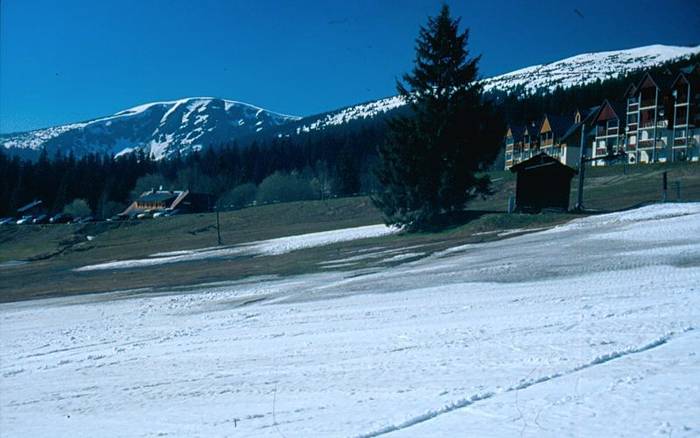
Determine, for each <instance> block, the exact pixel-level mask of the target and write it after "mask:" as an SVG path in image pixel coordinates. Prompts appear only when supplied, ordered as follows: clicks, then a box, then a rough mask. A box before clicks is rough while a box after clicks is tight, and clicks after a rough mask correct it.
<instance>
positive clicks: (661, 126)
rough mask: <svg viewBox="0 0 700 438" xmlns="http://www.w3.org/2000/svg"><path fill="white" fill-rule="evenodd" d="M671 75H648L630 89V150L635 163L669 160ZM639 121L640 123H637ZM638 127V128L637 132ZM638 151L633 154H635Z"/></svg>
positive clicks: (628, 97)
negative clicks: (669, 90)
mask: <svg viewBox="0 0 700 438" xmlns="http://www.w3.org/2000/svg"><path fill="white" fill-rule="evenodd" d="M670 79H671V77H670V75H657V76H656V77H653V76H652V75H651V74H649V73H645V74H644V76H643V77H642V80H641V81H640V82H639V84H637V85H636V86H634V87H630V89H628V95H627V96H626V97H627V110H628V113H627V115H626V120H627V122H628V123H629V124H630V125H629V126H630V129H628V130H627V132H626V138H627V141H626V145H628V146H632V147H627V148H626V149H627V150H628V151H630V152H629V153H628V155H629V162H631V163H655V162H665V161H666V160H667V159H668V154H667V147H668V132H667V131H668V128H669V114H668V113H669V111H668V106H669V105H668V103H669V99H668V93H667V92H666V91H667V90H668V85H669V84H670ZM635 118H636V123H635ZM633 127H634V128H636V129H633ZM633 150H634V152H633V153H632V151H633Z"/></svg>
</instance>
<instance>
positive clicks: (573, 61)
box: [293, 44, 700, 134]
mask: <svg viewBox="0 0 700 438" xmlns="http://www.w3.org/2000/svg"><path fill="white" fill-rule="evenodd" d="M696 54H700V46H696V47H678V46H664V45H660V44H656V45H652V46H646V47H638V48H634V49H628V50H616V51H610V52H597V53H586V54H582V55H577V56H573V57H571V58H566V59H562V60H561V61H556V62H552V63H550V64H541V65H533V66H531V67H527V68H523V69H520V70H516V71H513V72H510V73H506V74H503V75H499V76H494V77H491V78H486V79H483V80H482V82H483V84H484V90H485V91H497V90H498V91H504V92H535V91H539V90H543V89H544V90H549V91H551V90H554V89H555V88H556V87H558V86H561V87H563V88H568V87H571V86H574V85H585V84H589V83H592V82H595V81H597V80H598V79H600V80H606V79H612V78H615V77H618V76H620V75H623V74H626V73H629V72H633V71H637V70H643V69H646V68H649V67H653V66H657V65H661V64H665V63H667V62H670V61H675V60H680V59H683V58H688V57H690V56H692V55H696ZM404 104H405V102H404V100H403V99H402V98H401V97H399V96H392V97H387V98H385V99H379V100H375V101H372V102H367V103H363V104H359V105H354V106H350V107H347V108H343V109H340V110H338V111H333V112H329V113H325V114H322V115H320V116H312V117H306V118H304V119H303V120H301V121H299V122H298V123H295V124H294V125H296V126H295V127H294V130H293V132H294V133H297V134H301V133H304V132H310V131H314V130H319V129H324V128H327V127H331V126H337V125H342V124H345V123H348V122H351V121H353V120H358V119H370V118H374V117H376V116H379V115H382V114H385V113H388V112H390V111H393V110H395V109H397V108H400V107H402V106H403V105H404Z"/></svg>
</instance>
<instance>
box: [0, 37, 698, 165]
mask: <svg viewBox="0 0 700 438" xmlns="http://www.w3.org/2000/svg"><path fill="white" fill-rule="evenodd" d="M698 53H700V46H697V47H676V46H664V45H652V46H646V47H639V48H634V49H628V50H617V51H610V52H599V53H588V54H583V55H578V56H574V57H571V58H567V59H563V60H561V61H557V62H553V63H550V64H543V65H535V66H531V67H527V68H524V69H520V70H517V71H514V72H511V73H507V74H504V75H500V76H495V77H492V78H487V79H484V80H483V84H484V88H485V89H486V90H487V91H498V90H500V91H505V92H524V91H530V92H532V91H536V90H540V89H549V90H551V89H553V88H555V87H557V86H562V87H570V86H572V85H578V84H587V83H591V82H594V81H596V80H598V79H602V80H604V79H609V78H613V77H616V76H618V75H621V74H624V73H627V72H631V71H635V70H640V69H644V68H648V67H652V66H656V65H659V64H663V63H666V62H670V61H673V60H678V59H680V58H685V57H688V56H691V55H693V54H698ZM404 106H405V102H404V101H403V99H402V98H400V97H398V96H393V97H387V98H384V99H378V100H375V101H371V102H366V103H362V104H359V105H353V106H349V107H346V108H342V109H339V110H335V111H331V112H327V113H323V114H318V115H312V116H308V117H304V118H303V119H302V118H299V117H293V116H286V115H282V114H277V113H273V112H270V111H266V110H263V109H261V108H258V107H255V106H252V105H248V104H244V103H240V102H235V101H230V100H224V99H217V98H211V97H195V98H188V99H182V100H178V101H172V102H156V103H149V104H145V105H140V106H137V107H135V108H131V109H129V110H126V111H122V112H119V113H117V114H115V115H113V116H109V117H103V118H100V119H96V120H92V121H88V122H83V123H74V124H69V125H63V126H56V127H52V128H46V129H39V130H35V131H31V132H24V133H14V134H4V135H0V144H1V145H2V146H3V147H4V148H5V149H6V150H8V151H10V152H11V153H16V154H20V155H24V156H30V157H31V156H37V155H38V153H39V151H40V150H41V149H42V148H44V147H45V148H47V150H48V152H49V153H50V154H53V153H54V152H55V151H57V150H60V151H61V152H62V153H68V152H69V151H72V152H73V153H74V154H75V155H76V156H80V155H84V154H87V153H95V152H96V153H106V154H114V155H118V154H121V153H126V152H129V151H132V150H142V151H144V152H146V153H148V154H153V156H155V158H156V159H161V158H167V157H169V156H172V155H173V154H175V153H177V152H179V153H182V154H187V153H190V152H192V151H195V150H198V149H201V148H203V147H206V146H209V145H215V144H219V143H223V142H229V141H232V140H234V139H239V140H249V139H252V138H255V137H257V136H291V135H303V134H306V133H309V132H314V131H320V130H323V129H326V128H330V127H334V126H342V125H345V124H348V123H352V122H354V121H362V120H371V119H373V118H376V117H381V116H383V115H386V114H387V113H390V112H393V111H396V110H399V109H400V108H402V107H404Z"/></svg>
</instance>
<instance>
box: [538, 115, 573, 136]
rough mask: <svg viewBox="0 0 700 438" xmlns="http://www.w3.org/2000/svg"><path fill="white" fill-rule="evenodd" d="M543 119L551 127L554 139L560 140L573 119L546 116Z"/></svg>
mask: <svg viewBox="0 0 700 438" xmlns="http://www.w3.org/2000/svg"><path fill="white" fill-rule="evenodd" d="M545 119H547V121H548V122H549V126H550V127H551V129H552V133H553V134H554V137H555V138H560V137H561V136H563V135H564V134H566V132H567V131H568V130H569V128H570V127H571V125H573V124H574V118H573V117H565V116H558V115H550V114H546V115H545Z"/></svg>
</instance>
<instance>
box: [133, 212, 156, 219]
mask: <svg viewBox="0 0 700 438" xmlns="http://www.w3.org/2000/svg"><path fill="white" fill-rule="evenodd" d="M152 217H153V213H151V212H150V211H144V212H143V213H140V214H138V215H136V219H150V218H152Z"/></svg>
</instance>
